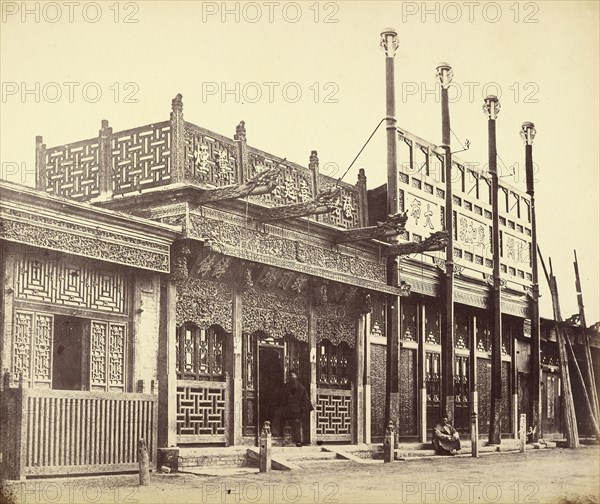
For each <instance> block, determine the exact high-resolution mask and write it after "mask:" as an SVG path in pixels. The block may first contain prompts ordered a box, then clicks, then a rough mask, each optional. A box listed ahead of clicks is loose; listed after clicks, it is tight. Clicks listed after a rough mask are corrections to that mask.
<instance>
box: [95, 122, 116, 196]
mask: <svg viewBox="0 0 600 504" xmlns="http://www.w3.org/2000/svg"><path fill="white" fill-rule="evenodd" d="M111 137H112V128H110V127H109V126H108V121H107V120H106V119H102V123H101V128H100V131H99V133H98V165H99V166H98V186H99V187H98V188H99V190H100V198H102V199H109V198H110V197H111V196H112V193H113V188H112V182H113V171H112V166H111V163H110V157H111V156H110V152H111Z"/></svg>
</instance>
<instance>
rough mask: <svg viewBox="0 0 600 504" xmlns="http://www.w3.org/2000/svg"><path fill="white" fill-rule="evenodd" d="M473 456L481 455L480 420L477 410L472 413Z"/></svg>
mask: <svg viewBox="0 0 600 504" xmlns="http://www.w3.org/2000/svg"><path fill="white" fill-rule="evenodd" d="M471 456H472V457H475V458H478V457H479V422H478V420H477V412H476V411H473V413H471Z"/></svg>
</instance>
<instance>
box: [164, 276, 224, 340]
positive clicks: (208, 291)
mask: <svg viewBox="0 0 600 504" xmlns="http://www.w3.org/2000/svg"><path fill="white" fill-rule="evenodd" d="M176 286H177V303H176V320H177V325H178V326H180V325H181V324H183V323H184V322H188V321H189V322H193V323H195V324H196V325H197V326H198V327H200V328H201V329H207V328H208V327H210V326H211V325H213V324H218V325H220V326H221V327H223V329H225V330H226V331H227V332H232V328H233V323H232V306H233V294H232V289H231V286H229V285H228V284H226V283H223V282H218V281H213V280H205V279H198V278H191V277H190V278H188V279H187V280H185V281H178V282H177V283H176Z"/></svg>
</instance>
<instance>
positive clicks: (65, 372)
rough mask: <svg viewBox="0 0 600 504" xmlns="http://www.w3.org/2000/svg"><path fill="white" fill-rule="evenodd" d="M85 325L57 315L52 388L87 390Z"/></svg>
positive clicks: (81, 321)
mask: <svg viewBox="0 0 600 504" xmlns="http://www.w3.org/2000/svg"><path fill="white" fill-rule="evenodd" d="M84 325H85V321H84V320H83V319H80V318H77V317H66V316H62V315H55V317H54V342H53V355H52V388H53V389H59V390H83V389H85V388H87V384H86V379H85V378H86V377H87V373H84V372H83V370H84V358H85V348H84V346H85V345H84V342H85V338H84Z"/></svg>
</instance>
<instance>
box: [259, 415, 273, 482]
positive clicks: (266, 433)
mask: <svg viewBox="0 0 600 504" xmlns="http://www.w3.org/2000/svg"><path fill="white" fill-rule="evenodd" d="M259 449H260V453H259V462H258V463H259V470H260V472H271V422H265V424H264V425H263V428H262V430H261V431H260V446H259Z"/></svg>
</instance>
